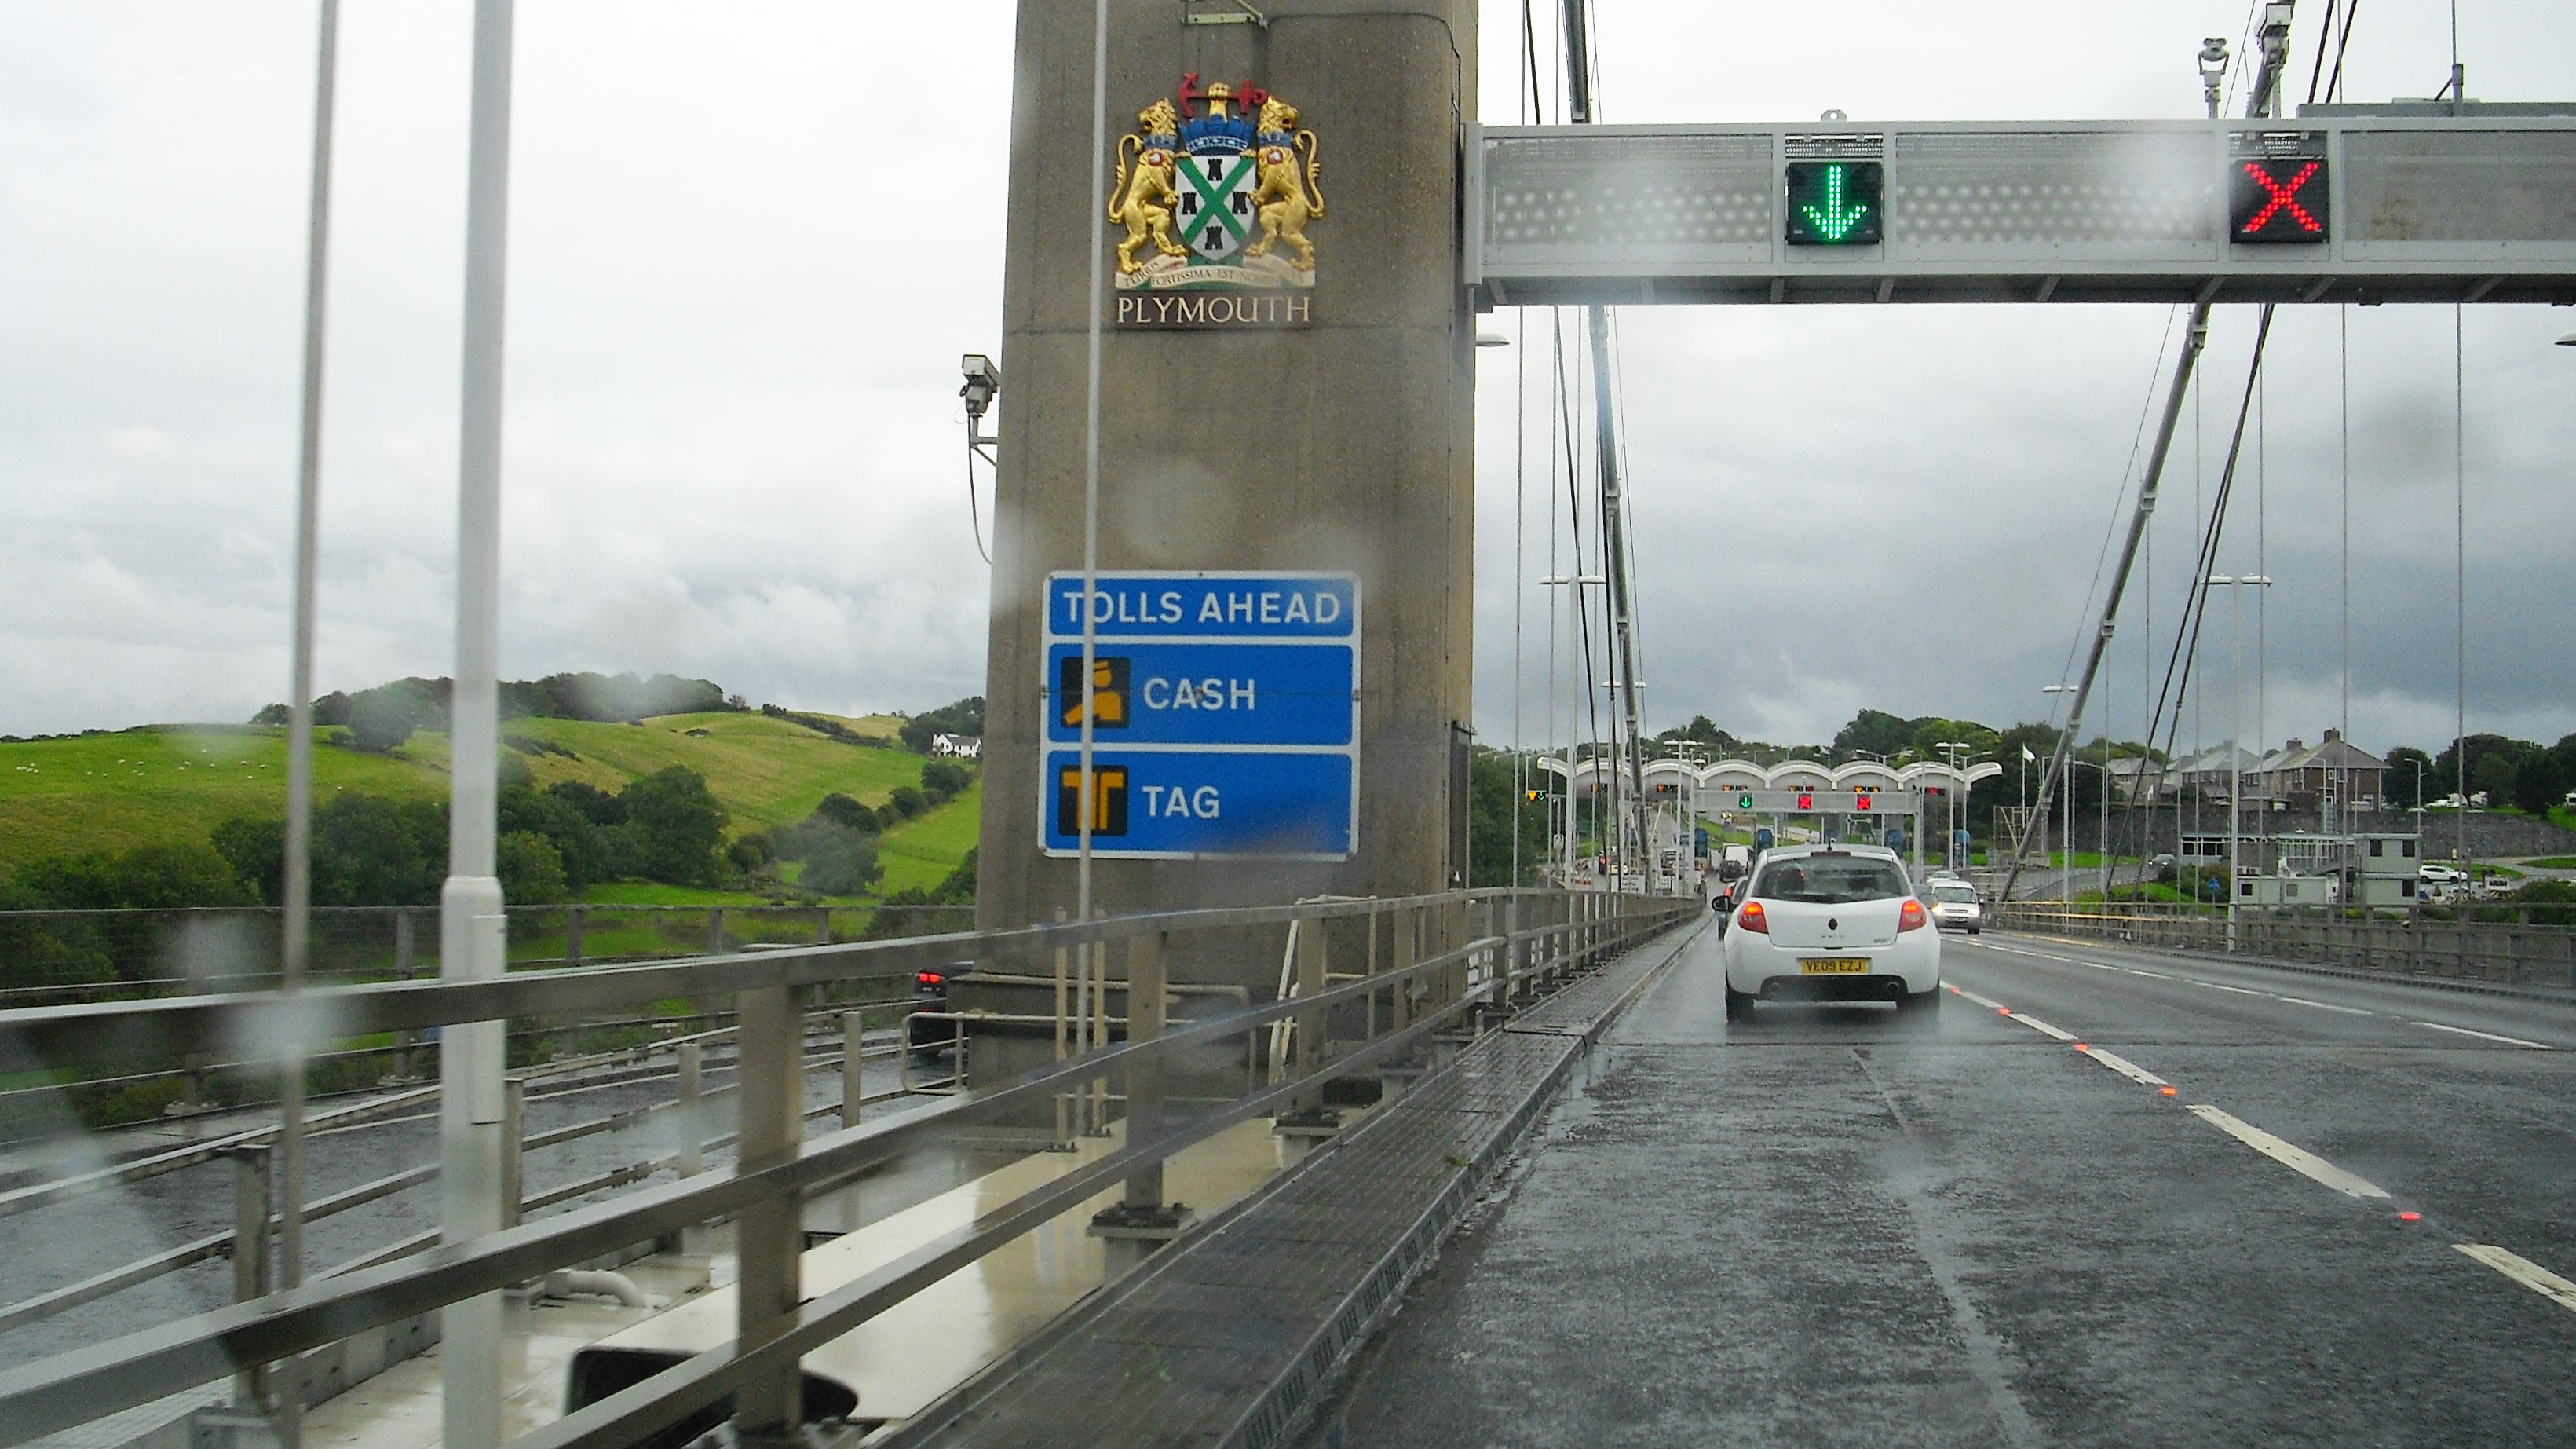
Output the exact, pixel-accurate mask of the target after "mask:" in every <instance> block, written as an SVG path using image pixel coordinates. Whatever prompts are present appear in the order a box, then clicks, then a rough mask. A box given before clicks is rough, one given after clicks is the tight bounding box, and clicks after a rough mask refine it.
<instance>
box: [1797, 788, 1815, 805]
mask: <svg viewBox="0 0 2576 1449" xmlns="http://www.w3.org/2000/svg"><path fill="white" fill-rule="evenodd" d="M1798 808H1799V809H1801V810H1813V809H1815V808H1816V797H1815V796H1813V795H1810V794H1808V793H1807V792H1806V791H1804V790H1801V791H1799V792H1798Z"/></svg>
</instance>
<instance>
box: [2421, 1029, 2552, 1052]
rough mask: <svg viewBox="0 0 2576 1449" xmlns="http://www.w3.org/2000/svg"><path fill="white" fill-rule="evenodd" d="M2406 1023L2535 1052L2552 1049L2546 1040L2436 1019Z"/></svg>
mask: <svg viewBox="0 0 2576 1449" xmlns="http://www.w3.org/2000/svg"><path fill="white" fill-rule="evenodd" d="M2407 1025H2409V1026H2429V1027H2431V1028H2432V1029H2433V1030H2435V1031H2447V1032H2450V1033H2452V1034H2454V1035H2456V1036H2473V1037H2476V1038H2478V1039H2479V1040H2480V1041H2500V1042H2503V1043H2504V1044H2505V1045H2506V1046H2518V1047H2529V1048H2530V1049H2531V1050H2533V1051H2536V1052H2545V1051H2549V1050H2552V1048H2551V1047H2550V1045H2549V1043H2547V1042H2543V1041H2525V1040H2523V1039H2522V1038H2521V1037H2518V1036H2498V1035H2496V1034H2495V1033H2494V1032H2491V1031H2471V1030H2469V1029H2468V1028H2467V1027H2465V1026H2444V1025H2442V1024H2441V1023H2440V1022H2438V1021H2410V1022H2408V1023H2407Z"/></svg>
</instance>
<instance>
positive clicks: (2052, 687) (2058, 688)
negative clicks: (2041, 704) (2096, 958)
mask: <svg viewBox="0 0 2576 1449" xmlns="http://www.w3.org/2000/svg"><path fill="white" fill-rule="evenodd" d="M2039 692H2040V693H2042V694H2073V693H2074V692H2075V686H2074V685H2071V684H2043V685H2041V686H2040V687H2039ZM2054 708H2055V706H2054V705H2053V704H2052V705H2051V709H2052V710H2053V709H2054ZM2066 728H2067V731H2068V733H2070V734H2071V733H2073V732H2074V729H2075V720H2074V719H2073V717H2072V716H2070V717H2069V718H2068V719H2067V721H2066ZM2058 786H2059V790H2058V793H2059V794H2060V796H2062V797H2063V803H2064V805H2065V813H2066V833H2065V835H2064V836H2063V837H2062V839H2063V841H2064V844H2063V846H2062V848H2063V849H2064V851H2065V852H2066V865H2065V871H2064V873H2063V874H2061V875H2060V876H2059V877H2058V892H2057V893H2058V895H2059V897H2060V898H2062V899H2063V900H2064V901H2065V902H2066V903H2067V904H2068V905H2070V906H2071V905H2073V904H2075V750H2074V747H2073V746H2072V745H2071V744H2070V745H2069V746H2068V748H2067V751H2066V778H2065V779H2063V780H2060V781H2059V782H2058Z"/></svg>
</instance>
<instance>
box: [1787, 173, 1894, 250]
mask: <svg viewBox="0 0 2576 1449" xmlns="http://www.w3.org/2000/svg"><path fill="white" fill-rule="evenodd" d="M1788 170H1789V178H1788V179H1789V211H1788V240H1789V244H1790V245H1791V246H1810V247H1858V246H1876V245H1877V244H1878V242H1879V240H1880V239H1881V236H1882V234H1883V228H1882V226H1881V225H1880V220H1881V208H1880V197H1881V195H1882V194H1883V193H1884V191H1885V189H1886V163H1884V162H1880V161H1792V162H1790V163H1789V168H1788Z"/></svg>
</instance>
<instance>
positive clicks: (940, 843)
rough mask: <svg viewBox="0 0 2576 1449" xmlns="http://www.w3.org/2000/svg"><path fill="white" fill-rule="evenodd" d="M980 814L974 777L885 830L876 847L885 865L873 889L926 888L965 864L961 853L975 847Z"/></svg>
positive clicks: (887, 891) (980, 797)
mask: <svg viewBox="0 0 2576 1449" xmlns="http://www.w3.org/2000/svg"><path fill="white" fill-rule="evenodd" d="M983 818H984V785H983V782H982V781H980V780H979V781H977V782H976V783H975V784H974V785H973V786H972V787H971V788H969V789H968V790H967V791H966V793H965V794H963V795H960V796H958V797H957V798H956V799H954V800H951V801H949V802H948V803H947V804H945V805H942V806H940V807H939V808H938V809H936V810H933V811H931V812H930V813H928V814H926V815H923V816H920V817H918V818H916V819H912V820H907V821H905V822H903V823H902V824H901V825H898V826H896V827H895V828H894V829H892V830H889V831H887V832H886V834H885V839H884V840H883V841H881V842H880V843H879V844H878V846H877V859H878V860H879V861H880V862H882V863H883V864H884V866H885V879H883V880H881V881H879V882H877V889H878V890H879V891H880V892H882V893H884V894H886V895H892V894H894V893H895V892H896V891H901V890H914V889H920V890H928V889H929V888H930V887H932V886H935V885H937V884H939V883H940V882H941V881H943V880H946V879H947V878H948V873H949V872H950V871H952V870H955V869H956V868H957V867H958V866H960V865H962V864H964V863H965V861H966V852H968V851H970V850H972V849H974V848H975V838H976V836H977V835H978V834H979V833H980V831H981V829H982V826H983Z"/></svg>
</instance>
